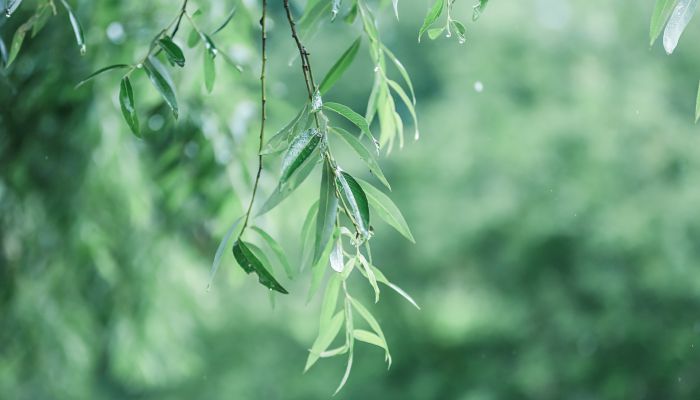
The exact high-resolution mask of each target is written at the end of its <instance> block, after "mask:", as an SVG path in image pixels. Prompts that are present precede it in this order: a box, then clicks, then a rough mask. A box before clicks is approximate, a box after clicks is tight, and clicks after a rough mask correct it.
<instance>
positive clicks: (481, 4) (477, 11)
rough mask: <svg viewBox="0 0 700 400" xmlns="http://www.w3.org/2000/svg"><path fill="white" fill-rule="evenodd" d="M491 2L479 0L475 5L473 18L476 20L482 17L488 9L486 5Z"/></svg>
mask: <svg viewBox="0 0 700 400" xmlns="http://www.w3.org/2000/svg"><path fill="white" fill-rule="evenodd" d="M487 4H489V0H479V1H478V2H477V3H476V5H475V6H474V11H473V13H472V20H473V21H476V20H478V19H479V18H480V17H481V14H483V13H484V10H486V5H487Z"/></svg>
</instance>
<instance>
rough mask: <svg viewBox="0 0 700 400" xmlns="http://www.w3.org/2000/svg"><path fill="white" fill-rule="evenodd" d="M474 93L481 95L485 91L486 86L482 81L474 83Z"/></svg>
mask: <svg viewBox="0 0 700 400" xmlns="http://www.w3.org/2000/svg"><path fill="white" fill-rule="evenodd" d="M474 91H476V92H477V93H481V92H483V91H484V84H483V83H482V82H481V81H476V82H474Z"/></svg>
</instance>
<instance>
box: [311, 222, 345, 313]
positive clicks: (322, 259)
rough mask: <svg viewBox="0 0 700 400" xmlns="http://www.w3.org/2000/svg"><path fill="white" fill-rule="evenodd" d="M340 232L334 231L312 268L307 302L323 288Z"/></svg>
mask: <svg viewBox="0 0 700 400" xmlns="http://www.w3.org/2000/svg"><path fill="white" fill-rule="evenodd" d="M338 236H339V232H338V230H337V229H334V230H333V233H332V237H331V240H329V241H328V243H326V247H325V248H324V249H323V252H322V253H321V256H319V258H318V261H316V262H315V263H314V266H313V267H312V268H311V286H310V287H309V295H308V297H307V299H306V301H307V302H309V301H311V299H312V298H313V297H314V295H315V294H316V291H317V290H318V288H319V286H321V281H323V276H324V275H325V274H326V269H327V268H326V267H327V266H328V264H329V262H330V255H331V251H333V244H334V243H335V241H336V240H337V239H338Z"/></svg>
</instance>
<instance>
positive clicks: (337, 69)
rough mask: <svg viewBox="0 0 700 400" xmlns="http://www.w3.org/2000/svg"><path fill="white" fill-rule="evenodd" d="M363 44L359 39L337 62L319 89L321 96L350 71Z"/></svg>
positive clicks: (360, 38)
mask: <svg viewBox="0 0 700 400" xmlns="http://www.w3.org/2000/svg"><path fill="white" fill-rule="evenodd" d="M361 42H362V37H359V38H357V39H356V40H355V41H354V42H353V43H352V44H351V45H350V47H348V49H347V50H345V52H344V53H343V55H342V56H340V58H339V59H338V61H336V63H335V64H334V65H333V66H332V67H331V69H330V71H328V73H327V74H326V77H325V78H323V82H321V85H320V86H319V88H318V91H319V92H321V94H326V93H327V92H328V90H329V89H330V88H331V87H333V85H334V84H335V83H336V82H337V81H338V79H339V78H340V77H341V76H342V75H343V73H344V72H345V70H347V69H348V67H349V66H350V64H352V62H353V61H354V60H355V56H356V55H357V51H358V50H359V49H360V43H361Z"/></svg>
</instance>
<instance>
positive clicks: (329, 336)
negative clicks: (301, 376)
mask: <svg viewBox="0 0 700 400" xmlns="http://www.w3.org/2000/svg"><path fill="white" fill-rule="evenodd" d="M344 319H345V318H344V314H343V312H339V313H337V314H336V315H334V316H333V318H332V319H331V321H330V322H329V323H328V325H327V326H326V327H324V328H323V329H319V332H318V336H317V337H316V340H314V343H313V344H312V345H311V349H309V357H308V358H307V359H306V365H305V366H304V372H306V371H308V370H309V368H311V367H312V366H313V365H314V364H315V363H316V361H318V359H319V357H320V356H321V353H323V352H324V351H325V350H326V349H328V346H330V345H331V343H333V340H335V338H336V337H337V336H338V333H339V332H340V328H341V327H342V326H343V320H344Z"/></svg>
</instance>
